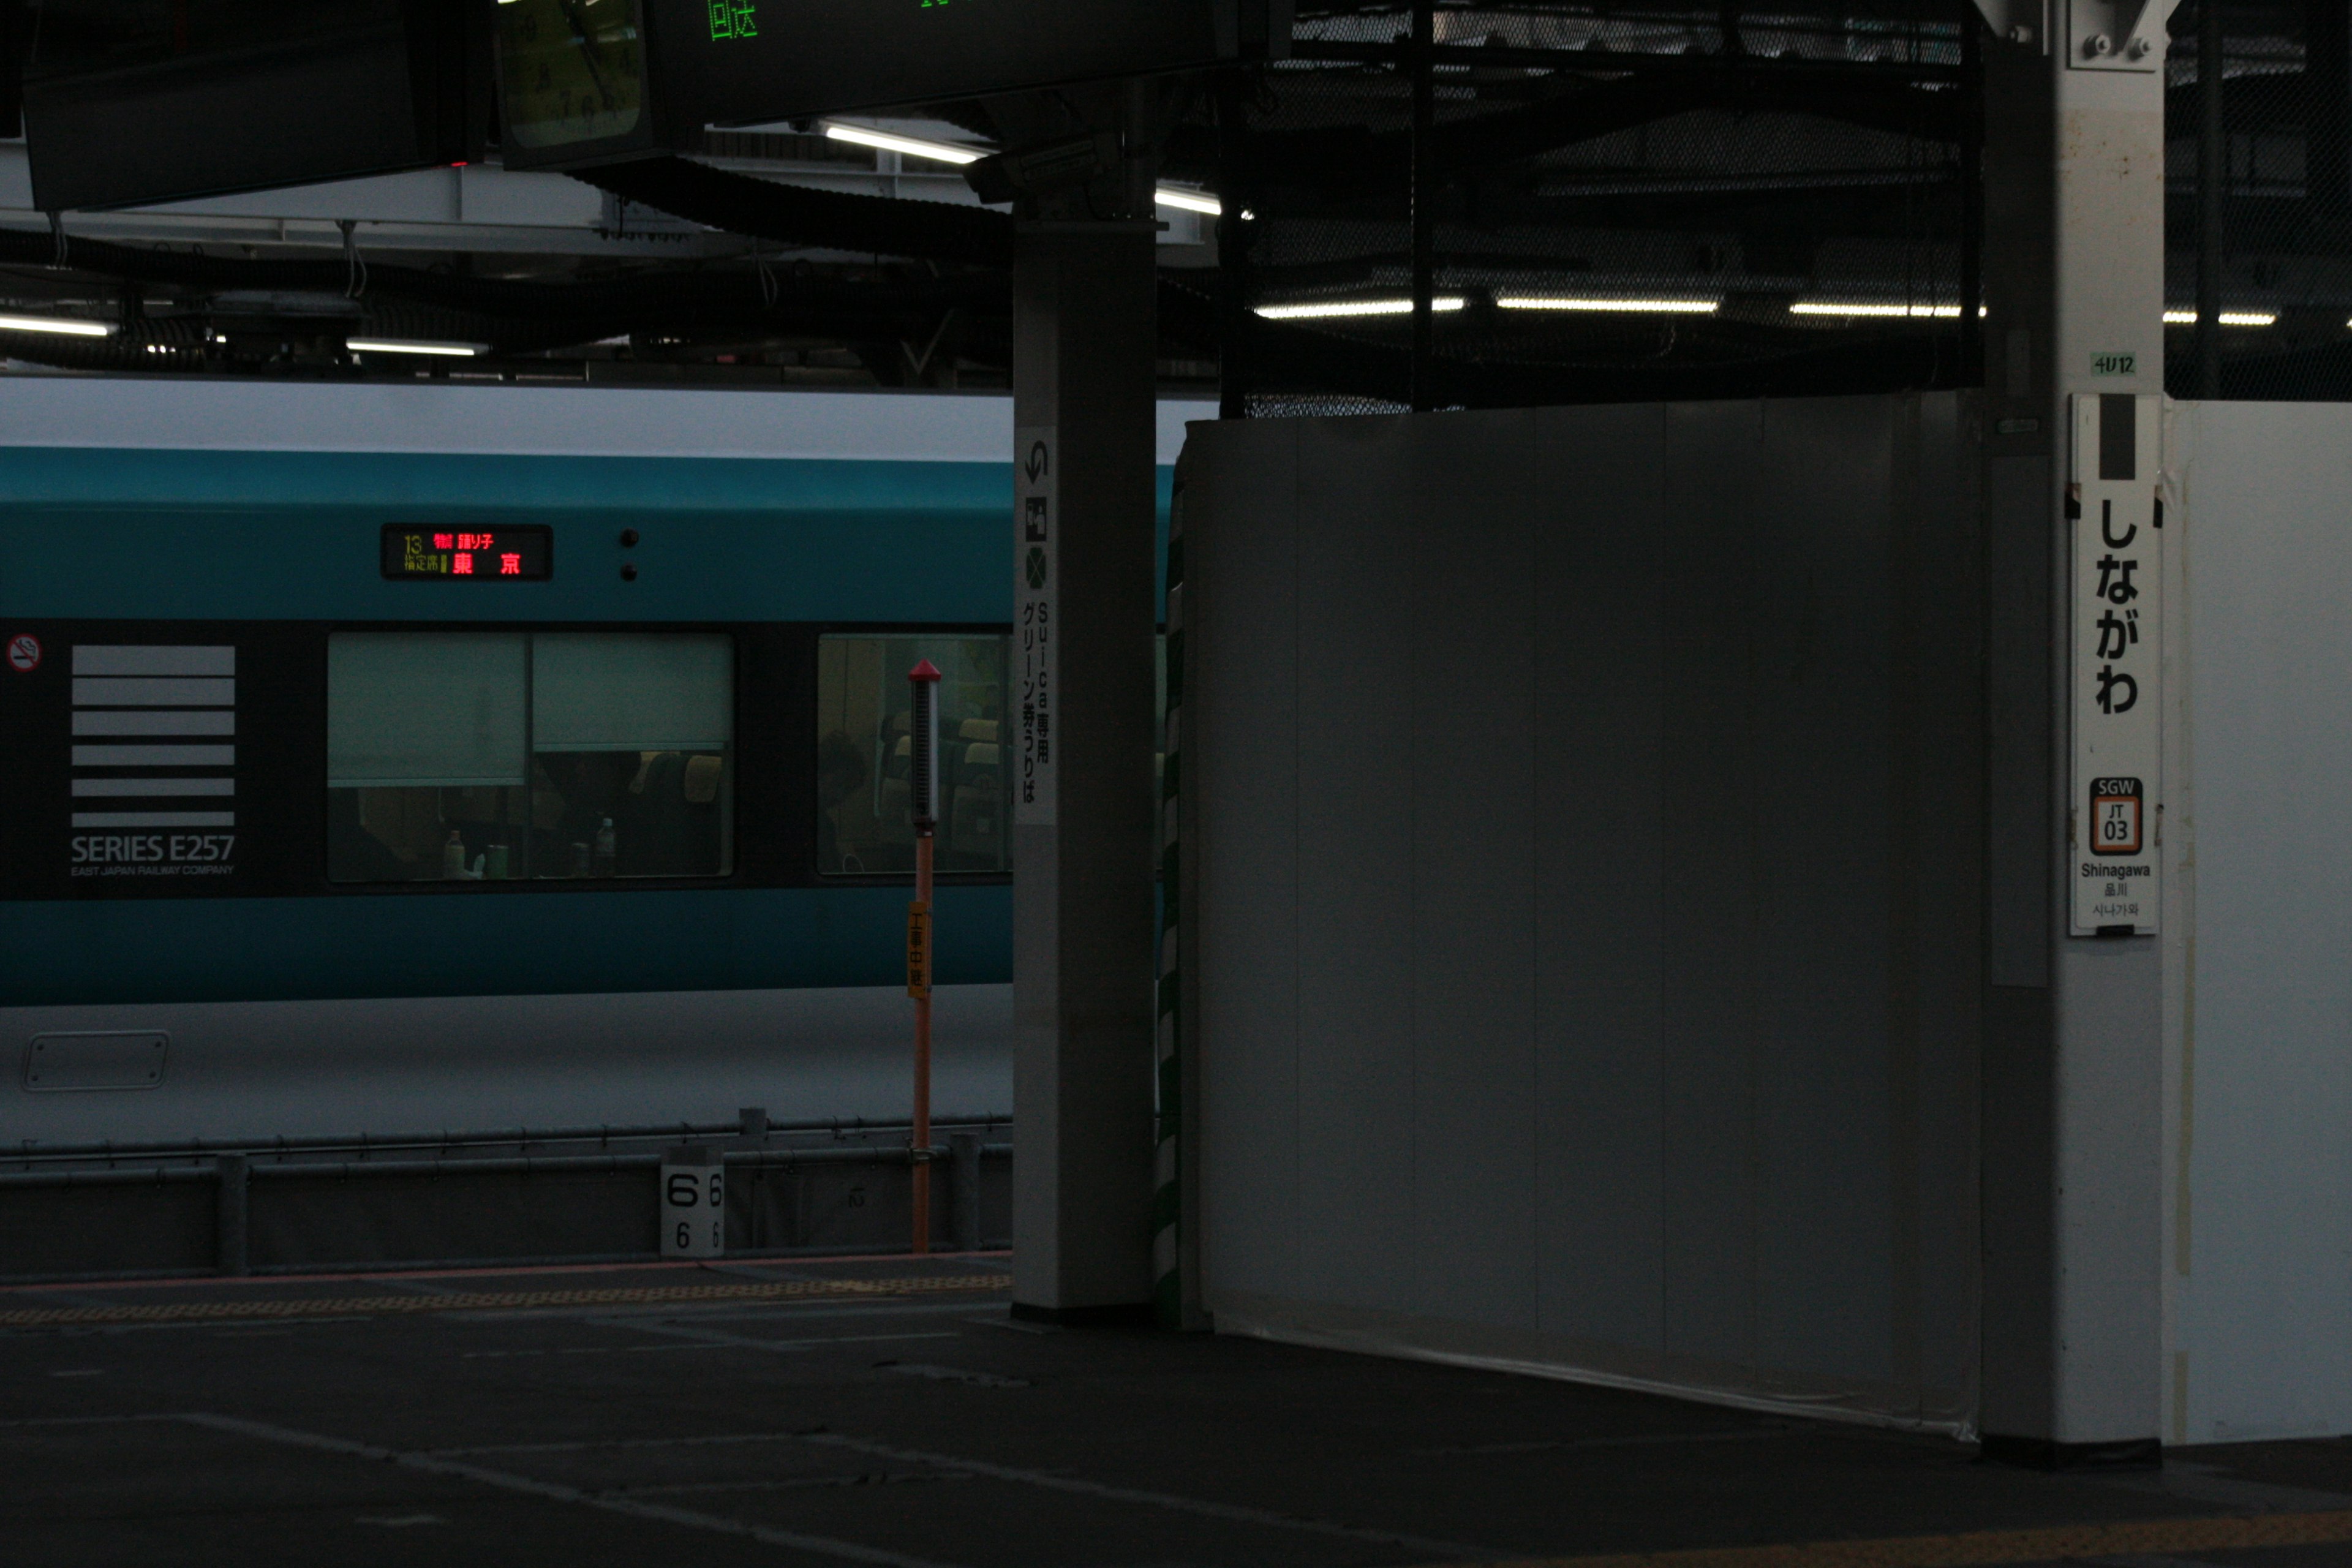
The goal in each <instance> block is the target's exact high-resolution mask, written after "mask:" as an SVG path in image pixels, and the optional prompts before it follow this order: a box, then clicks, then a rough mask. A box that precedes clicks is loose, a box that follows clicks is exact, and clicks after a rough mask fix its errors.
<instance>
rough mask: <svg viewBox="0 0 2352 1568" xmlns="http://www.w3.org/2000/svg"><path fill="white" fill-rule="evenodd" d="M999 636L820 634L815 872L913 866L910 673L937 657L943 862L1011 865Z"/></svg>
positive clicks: (948, 865)
mask: <svg viewBox="0 0 2352 1568" xmlns="http://www.w3.org/2000/svg"><path fill="white" fill-rule="evenodd" d="M1005 642H1006V639H1005V637H1003V635H1002V634H993V633H992V634H986V635H975V636H962V637H889V636H873V635H854V636H853V635H845V636H838V637H824V638H822V639H820V640H819V642H818V644H817V666H816V668H817V728H816V732H817V827H816V838H817V856H816V858H817V870H818V871H819V872H820V873H821V874H823V875H824V876H829V877H844V876H850V877H854V876H859V875H873V874H876V873H885V872H900V873H903V872H908V871H912V870H913V869H914V868H915V829H914V820H913V816H912V814H911V807H910V805H909V803H908V772H909V771H910V766H911V762H912V741H911V739H910V737H909V735H908V721H909V718H910V715H911V712H912V708H913V704H912V700H911V698H910V697H909V695H908V687H907V671H908V670H909V669H912V668H914V667H915V664H916V661H918V660H919V659H926V658H928V659H929V660H930V661H931V663H932V664H934V665H936V666H938V667H939V669H940V677H941V679H940V824H939V830H938V831H939V839H938V843H937V845H936V847H935V852H936V855H937V862H936V863H937V865H938V867H939V868H940V870H942V871H1003V870H1006V869H1009V868H1011V866H1012V864H1013V862H1012V858H1011V856H1012V844H1011V837H1010V835H1009V834H1008V832H1007V831H1006V829H1007V828H1008V826H1010V823H1009V818H1010V816H1011V811H1012V803H1013V796H1012V776H1013V775H1012V770H1011V768H1010V767H1008V766H1007V765H1006V764H1007V763H1008V761H1009V760H1010V758H1011V755H1012V747H1011V744H1010V742H1011V741H1012V738H1013V737H1012V731H1011V727H1010V725H1008V724H1007V723H1006V721H1005V710H1004V691H1005V688H1004V666H1005Z"/></svg>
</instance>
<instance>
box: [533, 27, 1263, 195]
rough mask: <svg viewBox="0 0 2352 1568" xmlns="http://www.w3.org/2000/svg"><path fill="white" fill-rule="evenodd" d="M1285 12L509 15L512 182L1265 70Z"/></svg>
mask: <svg viewBox="0 0 2352 1568" xmlns="http://www.w3.org/2000/svg"><path fill="white" fill-rule="evenodd" d="M1291 9H1292V6H1291V3H1290V0H793V4H792V5H783V4H782V0H500V4H499V5H498V7H497V13H498V29H499V34H498V47H499V78H500V80H501V81H502V83H503V84H504V101H505V105H506V116H507V121H506V124H507V134H506V141H505V148H506V161H507V164H508V166H509V167H510V168H574V167H580V166H582V165H584V164H589V163H601V162H611V161H614V160H618V159H623V158H627V157H631V156H635V155H640V154H643V153H650V152H657V151H660V150H663V149H665V148H670V147H676V148H680V149H684V150H691V149H692V147H693V146H694V145H695V144H696V143H697V142H698V139H699V137H700V134H701V132H702V128H703V127H704V126H706V125H751V124H758V123H760V122H761V121H776V120H792V119H797V118H800V117H802V116H805V115H812V114H825V113H832V112H835V111H837V110H859V109H884V108H891V107H896V106H901V105H908V104H919V103H935V102H941V101H944V100H950V99H959V98H978V97H984V96H987V95H990V94H994V93H1003V92H1015V91H1021V90H1024V89H1031V88H1046V87H1057V86H1061V85H1064V84H1066V83H1071V82H1079V81H1092V80H1100V79H1109V78H1115V77H1128V76H1145V75H1150V74H1152V73H1154V72H1159V71H1172V70H1186V69H1192V68H1200V67H1204V66H1214V65H1220V64H1225V63H1229V62H1231V61H1234V60H1240V59H1252V58H1265V56H1266V54H1267V53H1268V52H1269V50H1270V49H1273V50H1276V51H1277V52H1278V51H1279V50H1280V49H1282V48H1285V47H1286V46H1287V44H1288V40H1289V36H1290V14H1291Z"/></svg>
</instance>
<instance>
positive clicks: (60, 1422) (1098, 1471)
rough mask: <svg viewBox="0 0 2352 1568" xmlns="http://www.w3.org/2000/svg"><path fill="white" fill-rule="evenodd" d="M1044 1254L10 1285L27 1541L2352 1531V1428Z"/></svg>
mask: <svg viewBox="0 0 2352 1568" xmlns="http://www.w3.org/2000/svg"><path fill="white" fill-rule="evenodd" d="M1005 1270H1006V1265H1005V1261H1004V1260H1003V1258H956V1259H934V1260H926V1261H917V1260H912V1259H886V1260H879V1261H871V1260H869V1261H864V1262H847V1263H836V1264H814V1263H794V1264H792V1265H789V1266H786V1265H776V1264H764V1265H763V1264H749V1263H746V1264H730V1265H722V1266H717V1267H692V1266H675V1267H667V1268H606V1269H593V1270H591V1269H572V1270H564V1271H516V1272H505V1273H499V1274H495V1275H489V1274H468V1275H462V1276H460V1275H448V1274H441V1275H405V1276H391V1275H377V1276H371V1277H365V1278H344V1279H300V1280H286V1279H281V1280H274V1281H251V1280H247V1281H235V1282H228V1281H197V1282H188V1283H182V1284H168V1285H143V1286H137V1287H129V1286H121V1287H106V1288H86V1289H62V1288H61V1289H30V1290H10V1291H0V1465H5V1470H0V1474H5V1477H6V1484H5V1489H0V1563H6V1564H10V1565H13V1568H48V1565H51V1564H55V1565H58V1568H67V1565H70V1568H106V1565H114V1564H125V1565H129V1564H137V1565H142V1568H144V1565H149V1564H155V1565H164V1564H172V1565H179V1564H210V1563H221V1564H236V1565H238V1568H271V1565H276V1564H286V1565H289V1568H291V1565H295V1564H300V1565H302V1568H317V1565H320V1564H330V1565H334V1568H358V1565H362V1564H378V1563H382V1564H417V1563H424V1564H432V1565H434V1568H472V1565H476V1564H479V1565H482V1568H491V1565H496V1568H533V1565H538V1564H601V1563H692V1564H695V1565H696V1568H723V1565H727V1564H735V1563H762V1564H786V1565H798V1564H807V1565H810V1568H816V1565H824V1568H840V1565H842V1564H844V1563H876V1564H891V1565H900V1568H911V1565H917V1564H921V1565H944V1564H961V1565H963V1568H1111V1565H1118V1568H1179V1565H1186V1568H1189V1565H1196V1564H1198V1565H1208V1564H1215V1565H1218V1568H1274V1565H1277V1564H1279V1565H1290V1564H1297V1565H1300V1568H1358V1565H1361V1568H1379V1565H1384V1564H1423V1563H1493V1562H1498V1561H1513V1562H1524V1561H1528V1560H1535V1561H1540V1562H1544V1563H1575V1564H1578V1565H1580V1568H1596V1565H1597V1564H1601V1563H1607V1564H1610V1565H1611V1568H1626V1565H1630V1564H1632V1563H1651V1564H1658V1565H1661V1568H1668V1565H1670V1568H1799V1565H1802V1564H1812V1563H1821V1564H1824V1565H1834V1568H1929V1565H1936V1564H1948V1565H1952V1568H1959V1565H1962V1564H1975V1563H2055V1562H2061V1561H2066V1562H2096V1563H2110V1564H2119V1565H2139V1568H2162V1565H2167V1564H2169V1565H2172V1568H2179V1565H2181V1564H2188V1563H2207V1564H2238V1565H2242V1568H2258V1565H2260V1568H2315V1565H2318V1564H2347V1565H2352V1442H2342V1441H2315V1442H2308V1443H2278V1444H2265V1445H2257V1446H2252V1447H2229V1448H2210V1449H2198V1450H2184V1451H2179V1452H2177V1453H2176V1454H2174V1455H2173V1456H2172V1457H2171V1462H2170V1464H2169V1466H2168V1469H2167V1470H2166V1472H2165V1473H2164V1474H2163V1475H2161V1476H2157V1475H2139V1476H2116V1475H2107V1476H2098V1475H2081V1474H2076V1475H2058V1476H2053V1475H2044V1474H2036V1473H2030V1472H2023V1471H2018V1470H2012V1469H2006V1468H1998V1467H1993V1466H1988V1465H1983V1464H1979V1463H1978V1462H1977V1461H1976V1458H1975V1455H1974V1453H1973V1451H1972V1450H1971V1449H1969V1447H1964V1446H1962V1445H1959V1444H1957V1443H1953V1442H1949V1441H1946V1440H1942V1439H1938V1438H1932V1437H1921V1436H1905V1435H1899V1434H1892V1433H1885V1432H1878V1431H1874V1430H1870V1429H1867V1428H1860V1427H1853V1426H1840V1425H1831V1424H1826V1423H1814V1422H1803V1421H1795V1420H1788V1419H1781V1418H1776V1417H1770V1416H1765V1415H1750V1414H1743V1413H1740V1412H1737V1411H1727V1410H1719V1409H1714V1408H1710V1407H1707V1406H1704V1405H1686V1404H1682V1403H1679V1402H1677V1401H1675V1400H1670V1399H1662V1398H1655V1397H1651V1396H1648V1395H1643V1394H1627V1393H1621V1392H1615V1391H1611V1390H1605V1389H1593V1388H1585V1387H1580V1386H1577V1385H1575V1384H1565V1383H1551V1382H1544V1381H1539V1380H1537V1379H1533V1378H1525V1377H1514V1376H1506V1375H1502V1374H1498V1373H1484V1372H1475V1371H1468V1370H1464V1369H1461V1368H1455V1367H1446V1366H1436V1365H1429V1364H1423V1363H1412V1362H1395V1361H1385V1360H1377V1359H1372V1358H1367V1357H1360V1356H1351V1355H1345V1354H1339V1353H1334V1352H1323V1351H1311V1350H1302V1349H1297V1348H1294V1347H1290V1346H1285V1345H1276V1344H1268V1343H1264V1342H1255V1341H1249V1340H1238V1339H1224V1338H1218V1337H1214V1336H1207V1335H1182V1336H1180V1335H1171V1334H1159V1333H1152V1332H1148V1331H1114V1330H1072V1331H1037V1330H1034V1329H1032V1328H1025V1327H1024V1326H1021V1325H1017V1324H1014V1323H1013V1321H1011V1320H1010V1318H1009V1317H1008V1315H1007V1313H1006V1310H1005V1304H1004V1303H1005V1295H1004V1291H1005V1287H1006V1285H1007V1284H1008V1283H1009V1281H1008V1279H1007V1277H1006V1272H1005ZM1653 1554H1654V1555H1653Z"/></svg>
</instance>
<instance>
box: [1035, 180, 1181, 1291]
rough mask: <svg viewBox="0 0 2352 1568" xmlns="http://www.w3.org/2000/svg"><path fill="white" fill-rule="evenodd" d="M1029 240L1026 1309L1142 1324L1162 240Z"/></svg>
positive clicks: (1124, 225) (1113, 233)
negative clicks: (1157, 301) (1157, 244)
mask: <svg viewBox="0 0 2352 1568" xmlns="http://www.w3.org/2000/svg"><path fill="white" fill-rule="evenodd" d="M1145 190H1146V192H1147V195H1146V198H1145V199H1146V201H1147V203H1148V201H1149V195H1148V192H1149V186H1148V185H1146V186H1145ZM1018 245H1019V249H1018V252H1017V255H1016V259H1015V261H1014V265H1013V409H1014V414H1013V419H1014V424H1015V426H1016V427H1017V430H1018V436H1017V439H1016V446H1017V447H1018V450H1017V451H1016V452H1015V454H1014V460H1015V464H1016V468H1017V478H1016V480H1015V485H1016V500H1017V503H1018V504H1017V506H1016V509H1015V511H1016V515H1015V517H1014V520H1013V529H1014V535H1013V537H1014V542H1015V544H1014V556H1015V573H1016V579H1015V583H1016V586H1015V598H1016V603H1017V606H1018V608H1017V616H1016V625H1015V626H1014V629H1013V668H1012V670H1011V677H1012V679H1013V685H1014V690H1013V699H1014V702H1015V704H1016V712H1017V714H1018V720H1017V722H1018V724H1019V729H1018V731H1017V732H1016V734H1015V736H1014V737H1013V740H1014V744H1015V748H1016V749H1015V752H1014V758H1015V767H1016V770H1017V772H1016V776H1015V782H1014V792H1015V793H1014V800H1013V1019H1014V1054H1013V1108H1014V1134H1013V1136H1014V1142H1015V1146H1016V1147H1017V1148H1018V1149H1019V1150H1020V1154H1019V1156H1018V1158H1017V1160H1016V1161H1015V1163H1014V1166H1013V1311H1014V1313H1015V1314H1016V1315H1020V1316H1026V1317H1037V1318H1045V1319H1050V1320H1053V1321H1065V1322H1067V1321H1089V1320H1099V1319H1105V1318H1123V1317H1129V1316H1138V1317H1139V1316H1142V1315H1144V1314H1147V1313H1148V1312H1149V1310H1150V1300H1151V1221H1150V1211H1151V1190H1152V1159H1153V1148H1152V1121H1151V1115H1152V1076H1153V1071H1154V1064H1153V1038H1154V1009H1153V982H1154V969H1153V951H1152V950H1153V942H1152V913H1153V911H1152V895H1151V889H1152V872H1153V867H1154V864H1155V851H1156V846H1157V836H1156V834H1155V833H1154V831H1153V826H1154V821H1155V803H1154V801H1153V798H1152V779H1151V755H1152V742H1151V732H1152V714H1151V706H1152V637H1153V627H1154V626H1155V624H1156V621H1157V616H1156V614H1155V607H1154V605H1153V603H1152V586H1153V576H1154V544H1153V483H1154V479H1153V475H1154V468H1153V460H1154V456H1155V450H1154V447H1155V440H1154V437H1155V429H1154V417H1155V411H1154V403H1153V398H1154V383H1153V375H1154V370H1155V353H1156V349H1155V343H1156V335H1155V334H1156V322H1157V312H1156V310H1155V309H1154V297H1155V296H1154V290H1155V289H1156V287H1157V280H1156V273H1155V266H1156V258H1155V257H1154V254H1153V246H1154V231H1153V229H1152V226H1151V225H1150V222H1149V221H1148V220H1144V221H1127V222H1115V223H1102V222H1066V223H1050V222H1048V223H1032V224H1030V225H1026V226H1024V227H1023V229H1022V230H1021V233H1020V237H1019V241H1018Z"/></svg>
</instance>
